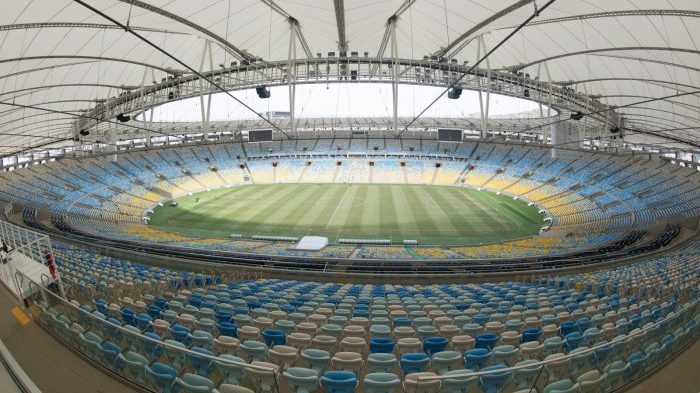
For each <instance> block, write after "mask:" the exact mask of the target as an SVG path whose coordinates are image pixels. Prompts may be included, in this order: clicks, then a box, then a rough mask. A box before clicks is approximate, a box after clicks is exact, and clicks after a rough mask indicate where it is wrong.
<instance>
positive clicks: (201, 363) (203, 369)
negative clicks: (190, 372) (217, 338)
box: [185, 347, 214, 376]
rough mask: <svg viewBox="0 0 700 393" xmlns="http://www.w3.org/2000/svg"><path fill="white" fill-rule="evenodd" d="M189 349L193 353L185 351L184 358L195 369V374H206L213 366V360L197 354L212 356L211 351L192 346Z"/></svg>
mask: <svg viewBox="0 0 700 393" xmlns="http://www.w3.org/2000/svg"><path fill="white" fill-rule="evenodd" d="M190 350H191V351H192V352H194V353H191V352H187V353H186V354H185V358H186V359H187V361H188V362H189V363H190V364H191V365H192V367H193V368H194V369H195V370H196V371H197V374H199V375H202V376H207V375H208V374H209V372H210V371H211V370H212V368H213V367H214V364H213V363H214V362H213V361H212V359H210V358H208V357H204V356H198V354H202V355H208V356H212V357H213V356H214V353H213V352H212V351H209V350H207V349H204V348H201V347H192V348H190Z"/></svg>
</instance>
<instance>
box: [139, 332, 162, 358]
mask: <svg viewBox="0 0 700 393" xmlns="http://www.w3.org/2000/svg"><path fill="white" fill-rule="evenodd" d="M143 335H144V336H145V337H148V338H150V339H151V340H141V347H142V348H143V352H144V353H143V354H144V355H146V357H147V358H148V359H150V360H151V361H153V360H157V359H158V358H159V357H160V355H162V354H163V347H162V346H160V345H159V344H158V342H160V341H162V340H163V339H162V338H161V337H160V336H159V335H157V334H155V333H153V332H146V333H144V334H143Z"/></svg>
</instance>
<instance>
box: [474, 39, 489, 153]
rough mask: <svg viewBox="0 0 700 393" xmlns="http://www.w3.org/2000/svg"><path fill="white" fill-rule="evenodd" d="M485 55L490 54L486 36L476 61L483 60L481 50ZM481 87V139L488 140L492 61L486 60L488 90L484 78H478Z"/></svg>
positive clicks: (480, 45) (481, 43)
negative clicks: (484, 95)
mask: <svg viewBox="0 0 700 393" xmlns="http://www.w3.org/2000/svg"><path fill="white" fill-rule="evenodd" d="M482 48H483V50H484V53H488V50H486V43H485V42H484V36H483V35H481V36H479V39H478V41H477V45H476V61H479V59H480V58H481V50H482ZM477 78H478V79H477V81H478V86H479V113H480V115H481V138H482V139H486V138H487V137H488V127H489V103H490V101H491V61H490V60H489V58H488V57H487V58H486V88H485V89H484V87H483V86H482V77H480V76H479V77H477ZM484 90H486V103H485V104H486V105H484V98H483V96H482V93H483V92H484Z"/></svg>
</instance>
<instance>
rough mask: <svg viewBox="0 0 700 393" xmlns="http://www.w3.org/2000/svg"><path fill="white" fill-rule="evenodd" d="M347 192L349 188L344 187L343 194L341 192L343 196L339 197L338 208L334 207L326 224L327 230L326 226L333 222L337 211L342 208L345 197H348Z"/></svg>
mask: <svg viewBox="0 0 700 393" xmlns="http://www.w3.org/2000/svg"><path fill="white" fill-rule="evenodd" d="M348 190H350V187H348V186H346V187H345V192H343V196H342V197H340V201H339V202H338V206H336V207H335V210H334V211H333V214H332V215H331V218H329V219H328V222H327V223H326V228H328V226H329V225H331V222H333V219H334V218H335V215H336V214H338V210H339V209H340V207H341V206H343V201H344V200H345V196H346V195H348Z"/></svg>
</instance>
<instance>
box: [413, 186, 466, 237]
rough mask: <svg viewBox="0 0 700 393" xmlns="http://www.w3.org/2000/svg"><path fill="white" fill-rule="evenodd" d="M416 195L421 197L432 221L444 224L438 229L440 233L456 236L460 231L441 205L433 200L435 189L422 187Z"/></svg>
mask: <svg viewBox="0 0 700 393" xmlns="http://www.w3.org/2000/svg"><path fill="white" fill-rule="evenodd" d="M416 193H417V194H418V195H419V196H420V197H421V202H422V203H423V205H424V206H425V207H426V209H427V211H428V214H430V219H431V220H433V222H435V223H438V222H439V223H441V224H442V225H440V226H439V227H438V229H439V230H440V232H441V233H443V234H444V235H445V236H454V235H455V234H456V233H457V231H458V229H457V227H455V226H454V225H453V224H452V218H451V217H450V216H451V215H448V214H446V213H445V211H444V210H442V208H441V207H440V203H438V201H436V200H435V199H434V198H433V193H434V191H433V188H432V187H430V188H425V187H421V188H418V189H417V190H416Z"/></svg>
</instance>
